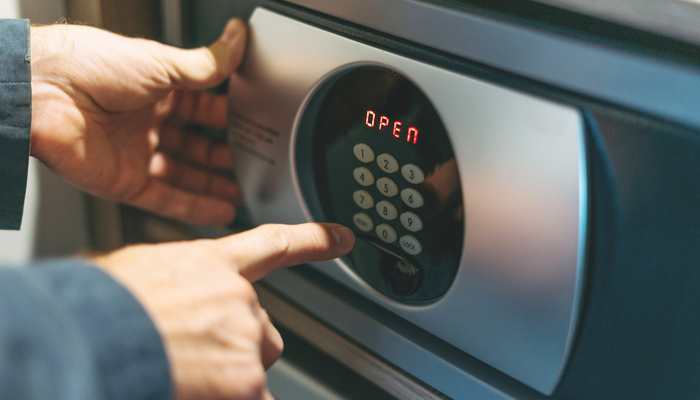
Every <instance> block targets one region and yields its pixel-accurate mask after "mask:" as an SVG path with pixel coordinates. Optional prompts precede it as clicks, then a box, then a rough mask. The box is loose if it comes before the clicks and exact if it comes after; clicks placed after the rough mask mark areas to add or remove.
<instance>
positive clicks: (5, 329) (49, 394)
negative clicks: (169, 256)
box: [0, 260, 173, 400]
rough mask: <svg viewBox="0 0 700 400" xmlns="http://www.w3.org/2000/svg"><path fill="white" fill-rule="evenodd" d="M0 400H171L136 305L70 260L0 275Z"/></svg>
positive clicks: (161, 360)
mask: <svg viewBox="0 0 700 400" xmlns="http://www.w3.org/2000/svg"><path fill="white" fill-rule="evenodd" d="M0 388H2V390H0V397H1V398H3V399H7V400H15V399H17V400H20V399H21V400H27V399H61V400H62V399H71V400H107V399H134V400H139V399H144V400H145V399H171V398H172V397H173V396H172V383H171V380H170V374H169V368H168V361H167V358H166V356H165V352H164V349H163V346H162V344H161V339H160V335H159V334H158V331H157V330H156V329H155V327H154V325H153V323H152V322H151V320H150V318H149V317H148V315H147V314H146V312H145V311H144V310H143V308H142V307H141V305H140V304H139V303H138V302H137V301H136V299H135V298H134V297H133V296H132V295H131V294H130V293H129V292H128V291H127V290H126V289H124V288H123V287H122V286H121V285H119V284H117V282H115V281H114V280H113V279H112V278H111V277H110V276H109V275H107V274H106V273H104V272H103V271H101V270H99V269H97V268H94V267H92V266H90V265H88V264H87V263H85V262H79V261H75V260H63V261H55V262H50V263H43V264H40V265H36V266H32V267H31V268H25V269H0Z"/></svg>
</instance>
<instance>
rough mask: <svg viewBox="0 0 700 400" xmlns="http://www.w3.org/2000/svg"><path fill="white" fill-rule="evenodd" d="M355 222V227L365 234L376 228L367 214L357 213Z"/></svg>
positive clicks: (354, 218)
mask: <svg viewBox="0 0 700 400" xmlns="http://www.w3.org/2000/svg"><path fill="white" fill-rule="evenodd" d="M352 220H353V222H355V226H356V227H358V228H359V229H360V230H361V231H363V232H369V231H371V230H372V228H374V222H372V218H370V217H369V215H367V214H365V213H357V214H355V215H354V216H353V217H352Z"/></svg>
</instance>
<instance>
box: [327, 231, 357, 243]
mask: <svg viewBox="0 0 700 400" xmlns="http://www.w3.org/2000/svg"><path fill="white" fill-rule="evenodd" d="M331 233H332V234H333V237H334V238H335V241H336V242H337V243H338V245H339V246H340V247H351V246H353V245H354V244H355V234H354V233H352V231H351V230H350V229H348V228H346V227H344V226H339V227H337V228H333V230H331Z"/></svg>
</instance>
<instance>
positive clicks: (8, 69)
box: [0, 20, 31, 229]
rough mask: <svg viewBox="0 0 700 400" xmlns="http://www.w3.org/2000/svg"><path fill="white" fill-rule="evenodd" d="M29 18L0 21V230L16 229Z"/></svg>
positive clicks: (25, 131) (25, 141) (24, 158)
mask: <svg viewBox="0 0 700 400" xmlns="http://www.w3.org/2000/svg"><path fill="white" fill-rule="evenodd" d="M28 56H29V21H27V20H0V60H2V62H1V63H0V119H1V120H2V123H0V229H19V227H20V224H21V222H22V209H23V205H24V191H25V188H26V186H27V167H28V163H29V137H30V121H31V82H30V78H31V75H30V65H29V62H28V61H29V60H28Z"/></svg>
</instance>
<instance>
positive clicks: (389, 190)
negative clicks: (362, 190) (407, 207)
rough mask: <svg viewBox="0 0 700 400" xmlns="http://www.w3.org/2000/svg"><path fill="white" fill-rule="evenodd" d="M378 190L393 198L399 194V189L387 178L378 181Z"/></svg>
mask: <svg viewBox="0 0 700 400" xmlns="http://www.w3.org/2000/svg"><path fill="white" fill-rule="evenodd" d="M377 189H379V192H380V193H381V194H383V195H384V196H386V197H393V196H396V195H397V194H399V187H398V186H396V184H395V183H394V181H392V180H391V179H389V178H387V177H383V178H379V179H377Z"/></svg>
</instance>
